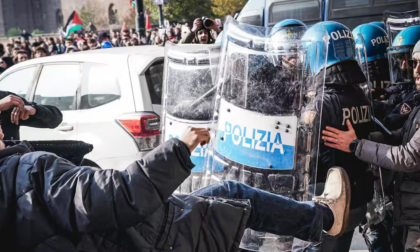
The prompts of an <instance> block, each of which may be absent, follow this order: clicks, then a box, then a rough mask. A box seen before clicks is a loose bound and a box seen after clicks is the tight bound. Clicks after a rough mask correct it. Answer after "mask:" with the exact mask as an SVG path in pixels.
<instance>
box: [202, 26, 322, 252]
mask: <svg viewBox="0 0 420 252" xmlns="http://www.w3.org/2000/svg"><path fill="white" fill-rule="evenodd" d="M256 29H258V30H260V32H258V33H257V32H252V31H254V30H256ZM263 29H265V28H262V27H253V26H250V25H245V24H238V23H236V21H234V20H233V19H231V18H229V19H228V20H227V22H226V24H225V29H224V31H223V33H224V34H223V36H224V37H223V42H222V49H221V53H220V61H219V68H218V73H217V77H216V79H217V87H218V90H217V94H216V100H215V112H214V125H213V126H212V128H211V136H212V140H211V142H210V145H211V148H210V150H211V151H210V153H209V156H208V158H207V160H208V169H207V173H206V179H205V180H203V181H205V182H206V183H208V184H214V183H218V182H220V181H224V180H236V181H239V182H242V183H245V184H247V185H250V186H253V187H256V188H259V189H262V190H266V191H269V192H271V193H275V194H279V195H283V196H286V197H290V198H293V199H295V200H299V201H303V200H310V199H311V197H312V195H313V194H314V191H315V187H314V186H310V185H311V184H312V183H314V182H315V177H316V170H317V156H318V147H319V137H320V114H321V112H322V96H323V88H324V79H325V76H324V75H325V71H323V69H322V68H323V66H325V60H326V51H327V44H326V43H325V42H324V41H322V42H320V41H318V42H313V41H301V40H299V39H296V38H297V37H299V36H298V35H297V34H299V33H300V32H301V29H305V28H303V27H287V28H283V29H284V30H282V31H280V34H284V36H277V35H276V36H271V35H272V33H271V32H270V31H264V30H263ZM320 32H321V33H322V37H324V38H328V35H327V33H326V31H325V30H324V29H323V28H322V31H320ZM295 35H296V36H295ZM326 41H328V39H327V40H326ZM292 241H293V238H292V237H279V236H275V235H272V234H268V233H261V232H255V231H253V230H250V229H248V230H247V231H246V232H245V234H244V237H243V239H242V242H241V248H243V249H246V250H251V251H267V252H268V251H269V252H275V251H289V250H290V249H291V248H292Z"/></svg>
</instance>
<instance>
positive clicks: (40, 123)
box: [0, 91, 63, 140]
mask: <svg viewBox="0 0 420 252" xmlns="http://www.w3.org/2000/svg"><path fill="white" fill-rule="evenodd" d="M8 95H16V94H14V93H11V92H6V91H0V100H1V99H3V98H5V97H6V96H8ZM16 96H17V95H16ZM22 100H23V102H24V103H25V105H34V106H35V108H36V114H35V115H34V116H30V117H29V119H28V120H25V121H23V120H19V125H16V124H12V122H11V112H12V110H13V108H12V109H9V110H7V111H2V112H1V114H0V120H1V127H2V129H3V133H4V140H19V139H20V136H19V128H20V126H28V127H34V128H50V129H54V128H55V127H57V126H58V125H60V123H61V122H62V121H63V115H62V114H61V111H60V110H59V109H58V108H56V107H54V106H48V105H38V104H36V103H34V102H28V101H27V100H25V99H24V98H22Z"/></svg>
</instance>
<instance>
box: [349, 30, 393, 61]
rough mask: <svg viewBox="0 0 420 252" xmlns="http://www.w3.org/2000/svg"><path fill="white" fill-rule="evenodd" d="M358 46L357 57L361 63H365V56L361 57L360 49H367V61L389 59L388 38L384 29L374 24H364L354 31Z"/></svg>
mask: <svg viewBox="0 0 420 252" xmlns="http://www.w3.org/2000/svg"><path fill="white" fill-rule="evenodd" d="M353 36H354V38H355V44H356V57H358V58H359V60H360V61H361V62H364V61H365V56H364V55H360V54H361V53H362V52H361V50H359V49H360V48H364V47H366V56H367V61H368V62H370V61H374V60H378V59H384V58H387V55H386V49H387V48H388V46H389V41H388V36H387V34H386V32H385V30H383V29H382V28H380V27H379V26H376V25H372V24H362V25H359V26H357V27H356V28H355V29H354V30H353Z"/></svg>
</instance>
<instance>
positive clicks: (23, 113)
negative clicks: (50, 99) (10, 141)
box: [11, 105, 36, 125]
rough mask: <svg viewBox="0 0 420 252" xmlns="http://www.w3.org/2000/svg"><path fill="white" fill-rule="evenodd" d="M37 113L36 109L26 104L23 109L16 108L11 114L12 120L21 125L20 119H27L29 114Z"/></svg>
mask: <svg viewBox="0 0 420 252" xmlns="http://www.w3.org/2000/svg"><path fill="white" fill-rule="evenodd" d="M35 114H36V109H35V108H34V107H32V106H29V105H26V106H25V107H24V108H23V110H20V108H14V109H13V111H12V115H11V116H12V117H11V121H12V123H14V124H16V125H19V119H20V120H24V121H25V120H28V119H29V116H33V115H35Z"/></svg>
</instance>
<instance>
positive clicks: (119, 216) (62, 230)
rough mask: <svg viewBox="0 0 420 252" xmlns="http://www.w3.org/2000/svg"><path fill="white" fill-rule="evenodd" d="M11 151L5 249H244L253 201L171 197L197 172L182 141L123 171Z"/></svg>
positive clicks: (0, 173)
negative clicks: (243, 241) (193, 172)
mask: <svg viewBox="0 0 420 252" xmlns="http://www.w3.org/2000/svg"><path fill="white" fill-rule="evenodd" d="M12 148H15V149H12V150H11V149H6V150H3V151H0V158H3V159H1V160H0V244H1V251H4V252H8V251H19V252H25V251H37V252H38V251H39V252H41V251H42V252H53V251H54V252H67V251H68V252H70V251H71V252H76V251H77V252H79V251H84V252H101V251H107V252H113V251H118V252H120V251H136V252H157V251H179V252H193V251H197V252H198V251H200V252H206V251H207V252H214V251H218V252H233V251H237V249H238V247H239V242H240V240H241V238H242V235H243V233H244V229H245V224H246V222H247V220H248V217H249V214H250V211H249V210H250V209H249V202H247V201H240V202H234V201H226V200H223V201H224V202H225V203H222V200H218V199H209V198H207V199H204V198H199V197H195V196H188V195H183V196H181V195H180V196H178V197H171V194H172V193H173V192H174V191H175V189H176V188H177V187H178V186H179V185H180V184H181V183H182V182H183V181H184V180H185V179H186V178H187V177H188V176H189V175H190V170H191V169H192V168H193V167H194V165H193V164H192V163H191V160H190V158H189V156H190V153H189V150H188V148H187V147H186V146H185V144H184V143H182V142H180V141H179V140H177V139H171V140H169V141H168V142H166V143H164V144H163V145H161V146H160V147H158V148H156V149H155V150H153V151H152V152H150V153H149V154H148V155H147V156H146V157H145V158H144V159H142V160H140V161H137V162H135V163H133V164H132V165H130V166H129V167H128V168H127V169H126V170H124V171H117V170H100V169H98V168H91V167H76V166H75V165H73V164H72V163H70V162H69V161H67V160H65V159H62V158H59V157H57V156H55V155H54V154H51V153H46V152H32V153H28V154H24V155H23V153H25V152H27V151H28V149H27V147H26V146H25V145H24V143H21V144H20V145H18V146H15V147H12ZM11 151H12V152H14V153H15V155H10V154H11V153H10V152H11ZM5 152H7V153H5ZM6 248H7V249H6Z"/></svg>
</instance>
